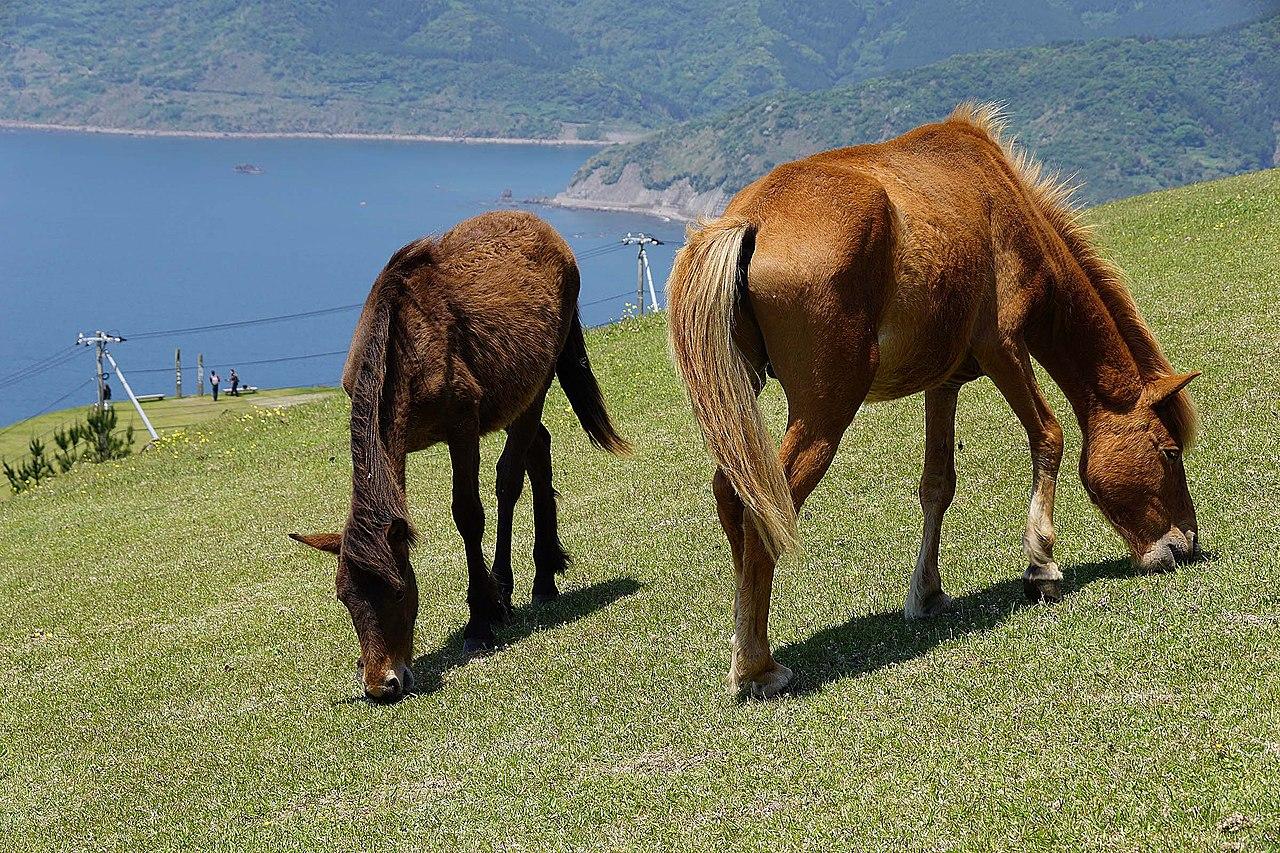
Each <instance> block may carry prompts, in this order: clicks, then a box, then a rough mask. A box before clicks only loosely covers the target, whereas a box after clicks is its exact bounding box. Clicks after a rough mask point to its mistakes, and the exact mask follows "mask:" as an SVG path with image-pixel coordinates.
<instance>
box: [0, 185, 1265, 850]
mask: <svg viewBox="0 0 1280 853" xmlns="http://www.w3.org/2000/svg"><path fill="white" fill-rule="evenodd" d="M1090 218H1091V219H1092V221H1094V222H1095V223H1096V224H1097V226H1098V233H1099V236H1100V239H1101V240H1102V242H1103V243H1104V244H1105V246H1106V247H1107V249H1108V251H1109V252H1110V253H1111V254H1112V256H1113V257H1114V258H1115V259H1116V260H1117V261H1118V262H1119V263H1120V265H1121V266H1122V267H1124V268H1125V269H1126V270H1127V271H1128V272H1129V274H1130V276H1131V278H1132V281H1133V289H1134V292H1135V296H1136V299H1137V301H1138V303H1139V305H1140V306H1141V308H1142V310H1143V312H1144V313H1145V315H1146V317H1147V318H1148V320H1149V322H1150V323H1151V325H1152V326H1153V328H1154V329H1155V331H1156V334H1157V337H1158V338H1159V339H1160V341H1161V343H1162V344H1163V346H1164V348H1165V350H1166V351H1167V353H1168V355H1169V357H1170V359H1171V361H1172V362H1173V364H1174V366H1175V368H1177V369H1180V370H1192V369H1196V370H1202V371H1203V372H1204V375H1203V376H1202V377H1201V378H1200V379H1198V380H1197V381H1196V382H1195V383H1193V385H1192V386H1191V389H1190V390H1191V392H1192V394H1193V396H1194V398H1195V399H1196V401H1197V403H1198V404H1199V406H1200V409H1201V412H1202V416H1203V428H1202V432H1201V439H1200V443H1199V446H1198V447H1197V448H1196V449H1195V451H1194V452H1193V453H1192V454H1191V455H1190V456H1189V457H1188V458H1187V463H1186V464H1187V469H1188V475H1189V479H1190V482H1191V488H1192V494H1193V496H1194V498H1195V499H1196V501H1197V505H1198V511H1199V519H1200V524H1201V530H1202V534H1203V536H1204V541H1205V545H1206V547H1207V548H1208V549H1209V551H1210V552H1211V554H1212V557H1211V559H1210V560H1208V561H1207V562H1204V563H1200V564H1196V565H1192V566H1188V567H1184V568H1182V569H1180V570H1179V571H1178V572H1177V573H1174V574H1169V575H1161V576H1140V575H1137V574H1135V572H1134V571H1133V570H1132V569H1131V568H1130V566H1129V562H1128V559H1127V555H1126V552H1125V550H1124V547H1123V545H1122V544H1121V542H1120V540H1119V538H1118V537H1117V536H1116V535H1115V534H1114V533H1112V532H1111V531H1110V530H1109V528H1108V527H1107V526H1106V524H1105V523H1104V522H1103V521H1102V520H1101V518H1100V516H1098V515H1097V514H1096V512H1095V511H1094V510H1093V509H1092V507H1091V506H1090V505H1089V503H1088V501H1087V499H1086V497H1085V495H1084V492H1083V489H1082V488H1081V486H1080V484H1079V482H1078V480H1077V479H1076V478H1075V476H1074V460H1075V458H1076V455H1077V454H1078V452H1079V445H1080V439H1079V432H1078V430H1077V429H1076V427H1075V422H1074V420H1073V419H1072V418H1071V417H1070V409H1069V407H1067V405H1066V404H1065V402H1064V401H1063V400H1062V398H1061V395H1059V394H1058V393H1057V391H1056V389H1052V393H1051V399H1052V400H1053V404H1054V407H1055V409H1056V411H1058V413H1059V415H1060V416H1061V419H1062V421H1063V424H1064V427H1065V428H1066V429H1067V436H1068V438H1067V442H1068V451H1067V458H1066V459H1064V464H1063V472H1064V474H1063V477H1062V483H1061V486H1060V489H1059V495H1058V510H1057V533H1058V544H1057V548H1056V555H1057V558H1058V561H1059V563H1060V564H1061V566H1062V568H1063V570H1064V572H1065V573H1066V577H1067V582H1066V588H1067V595H1066V597H1065V599H1064V600H1063V601H1062V602H1061V604H1058V605H1052V606H1045V605H1037V606H1031V605H1028V604H1026V603H1024V601H1023V597H1022V583H1021V571H1022V569H1023V566H1024V564H1023V558H1022V548H1021V537H1022V531H1023V526H1024V523H1025V517H1026V500H1027V495H1028V489H1029V483H1030V463H1029V459H1028V455H1027V449H1026V438H1025V435H1024V433H1023V432H1022V430H1021V428H1020V427H1019V426H1018V424H1017V422H1016V421H1015V419H1014V418H1013V416H1012V414H1011V413H1010V412H1009V410H1008V408H1007V407H1006V405H1005V404H1004V402H1003V401H1002V399H1001V398H1000V397H999V395H998V393H997V392H996V391H995V389H994V388H993V387H992V386H991V384H990V383H989V382H987V381H985V380H984V381H979V382H975V383H973V384H972V385H970V386H967V387H966V388H965V390H964V391H963V392H962V394H961V398H960V415H959V419H958V437H959V438H960V440H961V441H962V442H963V449H962V450H961V452H960V453H959V454H958V458H957V468H958V474H959V488H958V494H957V498H956V502H955V504H954V505H953V507H952V509H951V511H950V513H949V514H948V516H947V520H946V524H945V526H944V531H943V545H942V565H943V568H942V574H943V581H944V584H945V586H946V588H947V590H948V591H949V592H950V593H951V594H952V595H954V596H956V597H957V598H958V600H959V602H960V604H961V612H960V614H959V615H957V616H954V617H947V618H941V619H938V620H935V621H929V622H920V623H907V622H906V621H904V619H903V618H902V614H901V607H902V604H903V600H904V597H905V594H906V584H907V578H908V577H909V575H910V572H911V569H912V566H913V565H914V560H915V552H916V548H917V544H918V536H919V528H920V511H919V506H918V503H917V498H916V487H917V480H918V477H919V473H920V460H921V458H922V446H923V438H922V427H923V404H922V401H921V399H920V398H919V397H917V398H912V399H908V400H905V401H900V402H897V403H893V404H885V405H879V406H875V407H871V408H868V409H866V410H864V411H863V412H862V413H861V414H860V415H859V417H858V419H857V420H856V421H855V423H854V426H853V427H852V429H851V430H850V433H849V435H848V437H847V438H846V440H845V443H844V444H843V446H842V448H841V452H840V455H839V456H838V457H837V460H836V463H835V465H834V466H833V467H832V470H831V472H830V474H829V475H828V476H827V478H826V480H825V481H824V482H823V484H822V485H821V487H820V488H819V489H818V491H817V492H815V494H814V495H813V497H812V498H811V499H810V501H809V502H808V504H806V506H805V509H804V512H803V517H802V521H801V530H802V533H803V535H804V538H805V546H804V550H803V554H802V555H801V557H799V558H798V559H795V560H793V561H791V562H790V563H788V564H786V565H785V566H784V567H783V568H782V569H781V571H780V575H779V580H778V583H777V587H776V590H775V595H774V618H773V621H772V639H773V642H774V644H775V648H776V654H777V657H778V659H779V660H780V661H781V662H782V663H784V664H786V665H788V666H790V667H792V668H793V669H794V670H795V671H796V674H797V681H796V683H795V685H794V688H793V689H792V691H791V693H790V694H789V695H786V696H784V697H782V698H781V699H778V700H776V701H769V702H750V701H748V702H739V701H737V700H735V699H734V698H733V697H731V696H729V695H728V694H727V693H726V691H725V689H724V686H723V677H724V674H725V672H726V670H727V668H728V663H729V643H728V639H729V633H730V630H731V628H730V621H729V608H730V596H731V575H732V572H731V569H730V562H729V551H728V548H727V545H726V544H725V541H724V538H723V536H722V534H721V532H720V528H719V525H718V524H717V522H716V516H715V509H714V502H713V500H712V497H711V490H710V484H709V481H710V465H709V462H708V461H707V459H706V456H705V454H704V452H703V450H702V447H701V444H700V440H699V438H698V433H697V430H696V428H695V426H694V424H693V421H692V418H691V416H690V414H689V411H688V407H687V404H686V402H685V399H684V396H683V392H682V390H681V389H680V387H679V384H678V382H677V380H676V377H675V375H674V372H673V370H672V368H671V366H670V364H669V362H668V359H667V355H666V344H665V327H664V324H663V320H662V318H661V317H646V318H644V319H643V320H631V321H628V322H625V323H622V324H620V325H616V326H611V327H607V328H604V329H601V330H597V331H595V332H593V333H591V335H590V336H589V339H588V346H589V348H590V350H591V353H592V357H593V361H594V364H595V369H596V372H597V375H598V376H599V378H600V381H601V384H602V386H603V387H604V389H605V392H606V396H607V398H608V401H609V403H610V407H611V410H612V413H613V415H614V417H615V421H616V422H617V423H618V424H619V426H620V428H621V430H622V431H623V432H624V433H625V434H626V435H627V436H628V437H629V438H630V439H631V440H632V441H633V442H634V443H635V445H636V453H635V455H634V457H632V458H631V459H628V460H618V459H614V458H612V457H609V456H606V455H604V454H602V453H600V452H597V451H594V450H592V449H591V448H590V447H589V445H588V444H587V441H586V439H585V437H584V435H583V434H582V432H581V430H580V429H579V427H578V425H577V423H576V421H575V419H574V418H573V415H572V414H571V413H570V412H569V410H568V407H567V404H566V402H565V400H564V397H563V396H562V395H561V394H560V392H559V390H558V389H557V390H555V391H554V392H553V395H552V397H551V399H550V400H549V402H548V409H547V423H548V426H549V428H550V429H551V432H552V435H553V440H554V449H553V454H554V456H555V461H556V466H557V467H556V485H557V487H558V488H559V489H560V491H561V492H562V494H563V498H562V501H561V516H562V528H561V533H562V537H563V539H564V541H565V544H566V546H567V547H568V548H569V550H570V551H571V552H572V553H573V554H574V556H575V557H576V563H575V565H574V566H573V568H572V569H571V570H570V572H569V574H568V575H566V577H565V578H564V579H563V580H562V589H563V590H564V591H565V595H564V596H563V597H562V598H561V599H560V600H559V601H557V602H554V603H551V604H547V605H542V606H539V607H533V606H532V605H530V604H528V601H529V584H530V583H531V580H532V573H533V572H532V561H531V558H530V556H529V551H530V548H531V544H532V534H531V519H530V501H529V497H528V492H527V491H526V496H525V498H524V500H523V502H522V503H521V505H520V507H519V509H518V510H517V527H516V555H517V557H516V576H517V599H518V605H519V606H518V607H517V610H516V612H515V614H514V617H513V619H512V621H511V623H510V624H509V625H508V626H506V627H505V628H504V629H502V630H501V632H500V634H499V638H500V641H501V642H502V643H503V644H504V647H503V648H502V649H500V650H499V651H498V652H496V653H494V654H492V655H490V656H487V657H483V658H479V659H475V660H472V661H470V662H467V661H466V660H465V659H464V658H463V657H462V655H461V645H462V639H461V627H462V625H463V622H464V621H465V618H466V605H465V601H464V594H465V575H466V570H465V560H464V557H463V554H462V549H461V544H460V540H459V538H458V535H457V533H456V531H455V529H454V527H453V524H452V521H451V519H450V512H449V475H448V455H447V453H446V452H445V449H444V448H443V447H440V448H434V449H432V450H429V451H426V452H423V453H421V454H417V455H416V456H415V457H412V458H411V460H410V473H409V480H410V484H409V485H410V501H411V505H412V508H413V512H414V515H415V518H416V521H417V524H418V528H419V531H420V534H421V542H420V545H419V547H418V549H417V551H416V555H415V560H414V563H415V566H416V569H417V572H418V578H419V583H420V585H421V586H422V588H423V595H422V608H421V613H420V616H419V619H418V628H417V637H416V640H415V645H416V654H417V660H416V662H415V664H414V672H415V675H416V680H417V690H418V692H417V693H416V694H415V695H412V696H410V697H409V698H407V699H406V700H404V701H401V702H399V703H397V704H395V705H391V706H382V705H374V704H369V703H367V702H365V701H363V700H360V699H357V698H356V696H357V693H358V690H357V687H356V684H355V681H354V672H355V670H354V661H355V658H356V656H357V654H358V650H357V646H356V643H355V636H354V633H353V631H352V629H351V625H350V623H349V621H348V618H347V614H346V611H345V609H344V608H343V607H342V606H341V605H340V604H338V603H337V602H336V601H335V600H334V596H333V570H334V566H333V564H332V561H331V559H330V558H329V557H328V555H324V554H320V553H318V552H315V551H312V550H310V549H305V548H303V547H301V546H299V545H297V544H296V543H294V542H291V541H290V540H289V539H287V538H286V534H287V533H288V532H290V531H304V532H310V531H314V530H327V529H334V530H336V529H338V527H339V525H340V524H341V522H342V519H343V517H344V516H345V511H346V503H347V500H348V495H349V489H350V459H349V456H348V444H347V441H348V440H347V434H346V417H347V413H348V409H347V403H346V400H345V397H344V396H343V395H341V394H336V395H332V396H330V397H328V398H325V399H323V400H320V401H318V402H315V403H309V404H303V405H299V406H296V407H292V408H286V409H273V410H260V409H250V408H248V407H245V408H244V410H243V411H237V412H236V413H235V414H234V415H232V416H228V417H221V418H218V419H216V420H213V421H211V422H209V423H207V424H204V425H195V426H193V427H190V428H188V429H186V430H184V431H182V432H181V433H179V434H177V435H176V436H172V437H170V438H168V439H166V440H164V441H163V442H162V443H161V445H160V446H159V447H158V448H156V449H155V450H152V451H148V452H146V453H143V454H138V455H135V456H133V457H131V458H129V459H127V460H124V461H121V462H116V463H108V464H104V465H101V466H94V467H88V468H84V469H81V470H78V471H76V472H75V473H73V474H70V475H67V476H64V477H59V478H58V479H56V480H54V481H52V482H51V483H49V484H48V485H46V486H42V487H41V488H39V489H36V490H34V491H33V492H30V493H26V494H23V495H19V496H17V497H15V498H14V499H13V500H9V501H6V502H3V503H0V530H2V531H3V533H2V535H0V668H2V672H3V676H4V681H5V684H6V691H5V699H4V702H3V704H2V706H0V774H3V780H2V781H0V802H2V803H3V804H4V805H3V808H0V846H3V847H4V848H5V849H15V850H16V849H45V850H53V849H58V850H62V849H67V848H85V847H94V848H101V849H139V848H164V849H167V848H177V847H187V848H190V847H200V848H232V849H246V848H252V847H253V846H259V845H260V846H261V847H262V848H263V849H277V848H285V847H341V848H344V849H370V848H390V849H402V848H418V847H427V848H451V849H452V848H456V849H463V850H472V849H493V848H499V849H547V848H553V849H554V848H581V847H592V848H653V847H656V846H674V847H689V846H694V845H697V846H699V847H702V848H711V849H741V848H744V847H763V846H776V847H778V848H781V849H787V848H795V847H799V846H808V847H812V848H821V849H859V848H864V847H867V846H872V845H875V846H880V847H897V848H900V849H907V850H915V849H953V848H988V847H1014V848H1023V847H1049V846H1054V847H1065V848H1085V849H1107V850H1111V849H1124V850H1145V849H1151V848H1153V847H1154V848H1165V849H1167V848H1192V849H1206V850H1216V849H1219V847H1220V846H1221V845H1224V844H1226V845H1237V844H1239V845H1242V848H1241V849H1264V848H1267V847H1270V846H1273V845H1280V817H1278V816H1277V811H1278V810H1277V805H1276V790H1277V785H1278V784H1280V655H1278V654H1277V652H1276V649H1277V647H1280V587H1277V581H1278V580H1280V572H1278V571H1277V569H1278V568H1280V558H1278V557H1277V549H1276V545H1275V542H1276V533H1277V529H1278V528H1280V509H1278V507H1280V488H1278V486H1277V483H1278V478H1277V472H1280V402H1278V397H1277V391H1276V388H1277V385H1276V378H1275V370H1276V365H1277V363H1280V333H1278V332H1277V329H1278V328H1280V304H1278V303H1280V231H1278V230H1277V226H1276V223H1277V222H1278V221H1280V171H1270V172H1263V173H1256V174H1252V175H1245V176H1242V177H1239V178H1233V179H1229V180H1225V181H1221V182H1218V183H1213V184H1205V185H1198V186H1193V187H1190V188H1186V189H1182V190H1175V191H1170V192H1164V193H1159V194H1155V195H1150V196H1143V197H1139V198H1134V199H1130V200H1128V201H1124V202H1120V203H1116V204H1112V205H1108V206H1106V207H1104V208H1100V209H1098V210H1095V211H1093V212H1092V213H1091V214H1090ZM766 408H767V409H768V411H769V414H770V417H771V423H772V425H773V426H774V428H775V434H776V431H777V429H778V428H779V427H780V426H781V425H782V423H783V419H784V409H783V402H782V399H781V396H780V394H779V393H778V390H777V388H776V385H774V386H772V387H771V389H770V390H769V391H768V392H767V394H766ZM499 448H500V444H499V441H498V439H497V438H496V437H493V438H490V439H489V440H487V441H486V443H485V453H486V457H485V458H486V462H485V465H484V467H483V469H482V474H483V476H484V477H485V478H487V479H486V480H485V483H484V486H483V488H484V490H485V493H486V494H488V495H491V494H492V489H493V482H492V480H493V465H494V464H496V461H497V455H498V450H499ZM487 506H488V509H489V513H490V516H489V525H488V533H489V539H488V541H489V542H490V543H491V542H492V536H493V528H494V521H493V500H492V498H491V497H490V498H489V499H488V501H487ZM491 547H492V546H491V545H490V548H491Z"/></svg>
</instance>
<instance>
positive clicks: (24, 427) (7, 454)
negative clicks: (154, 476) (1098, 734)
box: [0, 388, 334, 501]
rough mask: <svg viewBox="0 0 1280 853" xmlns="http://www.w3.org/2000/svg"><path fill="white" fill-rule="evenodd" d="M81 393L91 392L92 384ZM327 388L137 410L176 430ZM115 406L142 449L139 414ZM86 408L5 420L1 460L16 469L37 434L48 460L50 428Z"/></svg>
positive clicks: (52, 448) (303, 398)
mask: <svg viewBox="0 0 1280 853" xmlns="http://www.w3.org/2000/svg"><path fill="white" fill-rule="evenodd" d="M86 393H87V394H92V393H93V390H92V388H90V389H88V390H87V391H86ZM332 393H334V390H333V389H332V388H269V389H266V390H263V391H258V392H256V393H253V394H245V395H243V396H237V397H233V396H231V395H230V394H226V393H223V394H222V395H221V396H220V397H218V402H217V403H215V402H213V397H212V396H205V397H183V398H182V399H176V398H173V397H170V398H167V399H164V400H157V401H155V402H152V403H143V404H142V409H143V411H145V412H146V413H147V418H148V420H150V421H151V426H153V427H154V428H155V430H156V432H157V433H159V434H160V435H161V436H166V435H170V434H172V433H175V432H178V431H179V430H188V429H191V428H192V427H196V426H201V425H204V424H208V423H210V422H211V421H214V420H216V419H218V418H224V417H244V416H246V415H250V416H252V415H254V414H260V413H261V410H263V409H268V410H280V409H285V408H289V407H290V406H294V405H299V404H300V403H304V402H311V401H312V400H314V399H317V398H319V397H321V396H325V395H328V394H332ZM115 410H116V416H117V417H118V418H119V421H118V423H119V426H118V429H119V430H120V431H121V432H123V431H124V430H126V429H128V428H129V427H133V438H134V445H133V449H134V451H135V452H137V451H140V450H142V449H143V448H144V447H145V446H146V444H147V442H148V441H150V436H148V435H147V428H146V427H145V426H143V424H142V419H141V418H139V417H138V413H137V412H136V411H135V410H134V408H133V406H131V405H130V404H129V401H128V400H127V399H121V400H116V401H115ZM87 411H88V408H87V407H83V406H77V407H72V408H69V409H60V410H58V411H55V412H48V413H47V414H43V415H37V416H36V417H33V418H27V419H26V420H24V421H20V422H18V423H13V424H9V425H8V426H6V427H4V428H2V429H0V459H2V460H6V461H8V462H10V463H11V464H13V466H14V467H15V468H16V467H17V466H18V463H19V462H20V461H21V460H23V459H26V458H28V456H29V454H30V450H29V447H30V443H31V439H32V438H38V439H39V440H40V441H41V442H43V443H44V446H45V455H46V456H47V457H48V458H49V459H52V458H53V456H54V454H55V453H56V452H57V449H58V448H57V445H56V444H55V443H54V438H53V436H54V433H55V432H57V431H58V430H60V429H63V430H65V429H68V428H70V427H71V426H73V425H74V424H77V423H80V422H83V421H84V418H85V414H86V412H87ZM10 497H12V492H11V491H10V489H9V484H8V483H7V482H6V481H4V480H0V501H3V500H7V499H8V498H10Z"/></svg>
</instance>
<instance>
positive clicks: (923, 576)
mask: <svg viewBox="0 0 1280 853" xmlns="http://www.w3.org/2000/svg"><path fill="white" fill-rule="evenodd" d="M958 393H959V387H958V386H955V385H944V386H941V387H938V388H934V389H933V390H931V391H927V392H925V395H924V471H923V473H922V474H921V475H920V508H921V510H923V512H924V533H923V534H922V535H921V537H920V555H919V556H918V557H917V558H916V569H915V571H914V572H913V573H912V575H911V584H910V587H909V588H908V590H907V603H906V605H905V606H904V607H903V612H904V613H905V614H906V617H907V618H908V619H923V618H925V617H928V616H937V615H940V614H943V613H952V612H954V611H955V610H956V604H955V602H954V601H953V600H952V598H951V596H949V595H947V594H946V593H945V592H943V591H942V575H941V573H940V572H939V570H938V550H939V547H940V545H941V542H942V517H943V516H944V515H945V514H946V512H947V508H948V507H949V506H951V500H952V498H954V497H955V495H956V396H957V395H958Z"/></svg>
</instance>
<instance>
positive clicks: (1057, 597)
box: [1022, 578, 1062, 604]
mask: <svg viewBox="0 0 1280 853" xmlns="http://www.w3.org/2000/svg"><path fill="white" fill-rule="evenodd" d="M1022 594H1023V595H1025V596H1026V597H1027V601H1030V602H1031V603H1032V604H1039V603H1041V602H1044V603H1045V604H1057V603H1058V602H1059V601H1061V600H1062V581H1061V580H1058V579H1050V578H1043V579H1036V578H1023V579H1022Z"/></svg>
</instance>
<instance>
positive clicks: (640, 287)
mask: <svg viewBox="0 0 1280 853" xmlns="http://www.w3.org/2000/svg"><path fill="white" fill-rule="evenodd" d="M622 244H623V245H624V246H639V247H640V248H639V251H638V252H636V305H637V306H639V308H640V313H641V314H644V285H645V281H646V280H647V281H648V282H649V300H650V301H649V304H650V306H651V307H652V310H654V311H660V310H662V309H661V307H660V306H659V305H658V292H657V291H656V290H655V289H654V287H653V272H652V270H650V269H649V256H648V255H647V254H645V251H644V247H645V246H661V245H662V241H661V240H659V239H658V238H657V237H654V236H652V235H651V234H645V233H643V232H641V233H639V234H632V233H631V232H630V231H628V232H627V234H626V236H625V237H623V238H622Z"/></svg>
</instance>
